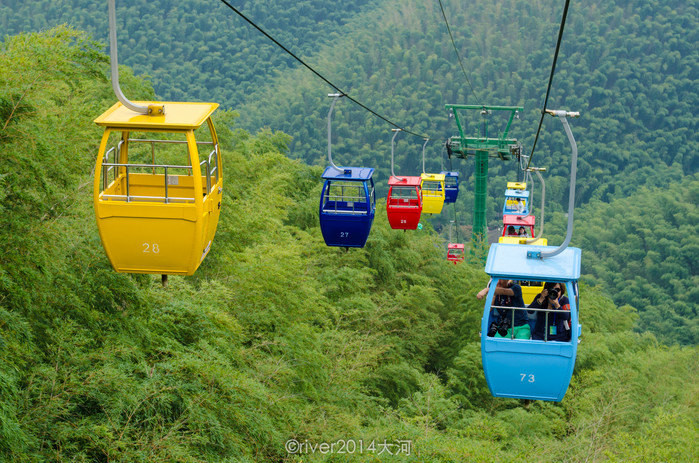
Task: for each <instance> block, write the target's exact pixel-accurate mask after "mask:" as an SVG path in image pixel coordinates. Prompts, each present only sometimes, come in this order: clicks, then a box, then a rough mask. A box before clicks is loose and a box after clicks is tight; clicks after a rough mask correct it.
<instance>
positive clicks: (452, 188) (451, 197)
mask: <svg viewBox="0 0 699 463" xmlns="http://www.w3.org/2000/svg"><path fill="white" fill-rule="evenodd" d="M440 173H441V174H443V175H444V203H446V204H448V203H455V202H456V198H458V197H459V173H458V172H449V171H443V172H440Z"/></svg>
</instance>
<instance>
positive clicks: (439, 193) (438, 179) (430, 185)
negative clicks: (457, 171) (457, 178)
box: [420, 174, 444, 214]
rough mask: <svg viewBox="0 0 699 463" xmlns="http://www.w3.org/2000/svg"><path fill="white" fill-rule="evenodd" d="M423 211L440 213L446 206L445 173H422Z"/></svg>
mask: <svg viewBox="0 0 699 463" xmlns="http://www.w3.org/2000/svg"><path fill="white" fill-rule="evenodd" d="M420 178H421V179H422V180H421V182H420V189H421V190H422V212H424V213H427V214H439V213H441V212H442V208H443V207H444V174H422V175H421V176H420Z"/></svg>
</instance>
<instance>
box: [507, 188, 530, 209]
mask: <svg viewBox="0 0 699 463" xmlns="http://www.w3.org/2000/svg"><path fill="white" fill-rule="evenodd" d="M502 215H529V191H527V190H512V189H508V190H506V191H505V204H504V205H503V207H502Z"/></svg>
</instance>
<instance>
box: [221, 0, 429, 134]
mask: <svg viewBox="0 0 699 463" xmlns="http://www.w3.org/2000/svg"><path fill="white" fill-rule="evenodd" d="M220 1H221V3H223V4H224V5H226V6H227V7H228V8H230V9H231V10H233V11H234V12H235V13H236V14H237V15H238V16H240V17H241V18H243V19H244V20H245V21H247V22H248V24H250V25H251V26H252V27H254V28H255V29H257V30H258V31H260V33H262V35H264V36H265V37H267V38H268V39H269V40H271V41H272V42H273V43H274V44H275V45H276V46H278V47H279V48H281V49H282V50H284V51H285V52H286V53H287V54H288V55H290V56H291V57H292V58H294V59H295V60H296V61H298V62H299V63H301V64H302V65H303V66H304V67H305V68H306V69H308V70H309V71H311V72H312V73H313V74H315V75H316V76H317V77H319V78H320V79H321V80H322V81H323V82H325V83H326V84H328V85H330V86H331V87H332V88H334V89H335V90H336V91H337V92H338V93H340V94H342V95H343V96H344V97H345V98H347V99H348V100H350V101H351V102H353V103H354V104H356V105H357V106H359V107H361V108H362V109H364V110H366V111H368V112H370V113H371V114H373V115H374V116H376V117H378V118H379V119H381V120H382V121H384V122H387V123H388V124H390V125H392V126H393V127H395V128H397V129H400V130H401V131H403V132H405V133H409V134H410V135H414V136H416V137H420V138H429V136H428V135H424V134H419V133H415V132H412V131H410V130H408V129H405V128H403V127H401V126H400V125H398V124H396V123H395V122H393V121H391V120H389V119H387V118H386V117H384V116H382V115H381V114H379V113H377V112H376V111H374V110H373V109H371V108H369V107H367V106H366V105H364V104H363V103H361V102H359V101H357V100H355V99H354V98H352V97H351V96H349V95H348V94H347V92H345V91H343V90H342V89H340V88H339V87H338V86H337V85H335V84H333V83H332V82H330V80H328V79H326V78H325V77H324V76H323V75H322V74H320V73H319V72H318V71H316V70H315V69H313V68H312V67H311V66H310V65H309V64H307V63H306V62H305V61H304V60H302V59H301V58H299V57H298V56H296V55H295V54H294V53H293V52H292V51H291V50H289V49H288V48H286V47H285V46H284V45H282V44H281V43H279V41H277V40H276V39H275V38H274V37H272V36H271V35H269V34H268V33H267V32H265V31H264V30H263V29H262V28H261V27H260V26H258V25H257V24H255V23H254V22H253V21H252V20H251V19H250V18H248V17H247V16H245V15H244V14H243V13H241V12H240V10H238V9H237V8H236V7H234V6H233V5H231V4H230V3H228V2H227V1H226V0H220Z"/></svg>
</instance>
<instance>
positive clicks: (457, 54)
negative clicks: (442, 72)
mask: <svg viewBox="0 0 699 463" xmlns="http://www.w3.org/2000/svg"><path fill="white" fill-rule="evenodd" d="M439 8H440V9H441V10H442V17H443V18H444V24H446V25H447V31H448V32H449V38H451V44H452V46H453V47H454V52H455V53H456V57H457V58H458V59H459V64H460V65H461V71H462V72H463V73H464V77H465V78H466V82H468V86H469V87H471V93H473V96H474V97H475V98H476V103H478V101H479V100H480V98H478V95H476V91H475V90H474V89H473V85H472V84H471V80H470V79H469V78H468V74H466V68H465V67H464V63H463V62H462V61H461V55H460V54H459V50H458V49H457V48H456V43H455V42H454V36H453V35H452V33H451V27H449V21H447V14H446V13H445V12H444V5H442V0H439ZM478 104H479V105H481V106H483V104H482V103H478Z"/></svg>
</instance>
